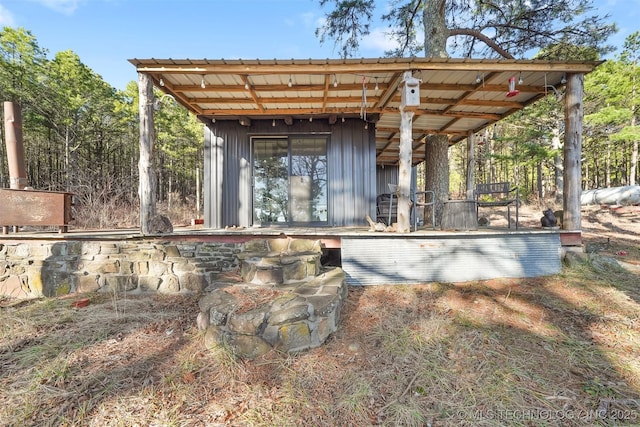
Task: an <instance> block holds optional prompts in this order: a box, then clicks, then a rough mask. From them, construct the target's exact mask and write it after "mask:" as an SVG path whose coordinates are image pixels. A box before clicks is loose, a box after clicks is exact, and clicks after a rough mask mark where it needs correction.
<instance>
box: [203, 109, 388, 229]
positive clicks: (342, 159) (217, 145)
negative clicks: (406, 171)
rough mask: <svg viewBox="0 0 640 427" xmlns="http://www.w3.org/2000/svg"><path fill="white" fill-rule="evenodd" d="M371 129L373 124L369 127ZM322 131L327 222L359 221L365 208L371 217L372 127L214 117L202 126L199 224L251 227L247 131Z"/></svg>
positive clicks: (349, 122)
mask: <svg viewBox="0 0 640 427" xmlns="http://www.w3.org/2000/svg"><path fill="white" fill-rule="evenodd" d="M370 128H373V126H370ZM293 134H299V135H313V134H327V135H328V136H329V141H328V147H327V160H328V165H327V168H328V179H329V188H328V202H329V220H328V224H327V225H328V226H336V227H341V226H353V225H365V224H366V222H365V220H364V215H365V213H369V215H371V216H372V217H374V216H375V197H376V191H375V176H376V166H375V130H374V129H365V128H364V125H363V122H362V121H361V120H354V119H351V120H350V119H347V120H345V121H344V122H342V121H340V120H339V121H338V122H336V123H335V124H334V125H329V123H328V122H327V121H326V120H316V121H313V122H309V121H308V120H295V121H294V122H293V124H292V125H285V124H284V122H283V121H282V120H276V126H273V121H272V120H254V121H252V123H251V126H250V127H247V126H241V125H240V124H239V123H238V122H237V121H222V120H220V121H217V122H216V123H213V124H210V125H208V127H206V128H205V171H204V173H205V182H204V194H205V197H204V202H205V208H204V212H205V226H206V227H210V228H222V227H225V226H231V225H242V226H251V225H252V221H253V216H252V198H253V195H252V165H251V144H250V138H251V136H271V135H281V136H286V135H293Z"/></svg>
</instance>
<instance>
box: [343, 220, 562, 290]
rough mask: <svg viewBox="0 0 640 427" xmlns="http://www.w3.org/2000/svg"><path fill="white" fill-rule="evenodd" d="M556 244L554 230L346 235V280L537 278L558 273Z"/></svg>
mask: <svg viewBox="0 0 640 427" xmlns="http://www.w3.org/2000/svg"><path fill="white" fill-rule="evenodd" d="M560 248H561V246H560V236H559V234H558V233H548V234H547V233H543V234H507V235H490V234H487V235H478V236H473V235H465V236H464V238H459V237H454V236H443V237H442V238H434V237H433V236H430V237H429V238H428V239H419V238H407V236H406V235H405V236H398V237H389V238H379V237H376V238H366V237H363V238H351V237H348V238H346V237H345V238H343V239H342V269H343V270H344V271H345V273H346V275H347V283H348V284H350V285H383V284H411V283H425V282H465V281H470V280H486V279H493V278H499V277H505V278H524V277H539V276H547V275H552V274H557V273H559V272H560V270H561V268H562V264H561V261H560Z"/></svg>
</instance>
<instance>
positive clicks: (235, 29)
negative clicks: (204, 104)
mask: <svg viewBox="0 0 640 427" xmlns="http://www.w3.org/2000/svg"><path fill="white" fill-rule="evenodd" d="M328 3H329V5H328V6H327V8H325V9H323V8H321V7H320V6H319V1H318V0H0V27H4V26H9V27H14V28H20V27H21V28H24V29H26V30H28V31H30V32H31V34H32V35H33V36H34V37H35V38H36V40H37V42H38V45H39V46H40V47H41V48H44V49H46V50H47V51H48V52H49V55H48V56H49V57H50V58H53V57H54V55H55V54H56V53H57V52H61V51H65V50H71V51H73V52H75V53H76V54H77V55H78V56H79V57H80V60H81V61H82V62H83V63H84V64H85V65H87V66H88V67H89V68H91V69H92V70H93V71H94V72H96V73H97V74H99V75H101V76H102V78H103V79H104V80H105V81H106V82H107V83H109V84H111V85H112V86H114V87H115V88H117V89H124V88H125V87H126V85H127V83H129V82H130V81H135V80H137V74H136V71H135V67H134V66H133V65H132V64H130V63H129V62H128V60H129V59H132V58H137V59H149V58H158V59H168V58H174V59H184V58H188V59H204V58H206V59H223V58H224V59H239V58H241V59H274V58H275V59H291V58H294V59H307V58H314V59H324V58H338V57H339V52H338V51H337V50H336V49H335V48H334V44H333V41H328V42H326V43H324V44H321V43H320V40H319V39H318V37H316V35H315V31H316V28H318V27H319V26H320V25H321V24H322V21H323V17H324V14H325V13H326V12H327V11H328V10H329V9H328V7H330V5H331V4H332V2H328ZM380 3H384V2H382V1H380ZM593 5H594V6H595V7H596V9H597V13H599V14H609V15H611V20H612V21H613V22H615V23H617V24H618V27H619V31H618V33H617V34H616V35H615V36H613V37H612V38H611V39H610V40H609V42H610V43H611V44H612V45H614V46H616V47H617V48H618V51H617V53H619V52H620V50H621V49H622V46H623V43H624V40H625V38H626V37H627V36H628V35H629V34H631V33H633V32H635V31H640V0H593ZM384 32H385V27H384V26H382V25H381V26H380V27H372V28H371V33H372V34H371V35H370V36H368V37H366V38H365V39H363V40H362V42H361V46H360V51H359V55H358V57H365V58H375V57H380V56H383V55H384V51H385V50H388V49H390V48H391V47H392V46H391V45H390V44H389V41H388V40H387V39H386V37H385V36H384ZM614 55H615V53H614Z"/></svg>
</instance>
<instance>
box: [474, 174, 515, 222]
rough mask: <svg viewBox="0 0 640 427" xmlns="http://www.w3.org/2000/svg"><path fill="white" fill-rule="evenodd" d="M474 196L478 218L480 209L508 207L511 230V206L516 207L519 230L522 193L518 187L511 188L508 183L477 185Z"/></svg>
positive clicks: (508, 220)
mask: <svg viewBox="0 0 640 427" xmlns="http://www.w3.org/2000/svg"><path fill="white" fill-rule="evenodd" d="M512 193H513V195H512ZM474 194H475V200H476V215H477V216H478V217H479V214H480V208H490V207H497V206H506V207H507V223H508V224H509V228H511V206H512V205H514V206H515V207H516V230H517V229H518V226H519V219H518V207H519V205H520V191H519V190H518V187H513V188H511V185H510V184H509V183H508V182H492V183H489V184H477V185H476V190H475V192H474Z"/></svg>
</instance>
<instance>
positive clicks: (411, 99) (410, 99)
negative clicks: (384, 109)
mask: <svg viewBox="0 0 640 427" xmlns="http://www.w3.org/2000/svg"><path fill="white" fill-rule="evenodd" d="M407 74H408V75H407ZM401 105H403V106H405V107H419V106H420V79H416V78H415V77H412V76H411V73H410V72H408V73H405V78H404V85H403V87H402V96H401Z"/></svg>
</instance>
